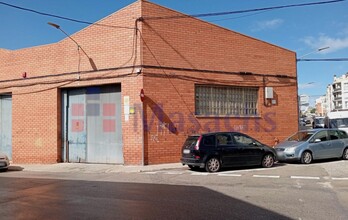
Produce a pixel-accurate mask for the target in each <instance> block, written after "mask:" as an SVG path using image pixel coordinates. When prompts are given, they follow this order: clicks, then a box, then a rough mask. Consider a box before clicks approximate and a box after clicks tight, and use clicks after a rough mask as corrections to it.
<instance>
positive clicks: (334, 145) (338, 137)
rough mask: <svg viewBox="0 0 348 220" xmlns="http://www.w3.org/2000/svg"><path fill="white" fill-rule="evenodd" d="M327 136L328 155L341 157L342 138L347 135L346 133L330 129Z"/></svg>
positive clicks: (343, 143) (343, 145) (343, 144)
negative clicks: (328, 139) (328, 137)
mask: <svg viewBox="0 0 348 220" xmlns="http://www.w3.org/2000/svg"><path fill="white" fill-rule="evenodd" d="M329 136H330V142H331V148H330V157H332V158H334V157H341V156H342V153H343V149H344V148H345V142H344V140H343V139H344V138H346V137H347V134H346V133H345V132H344V131H340V130H330V131H329Z"/></svg>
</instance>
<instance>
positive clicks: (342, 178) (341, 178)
mask: <svg viewBox="0 0 348 220" xmlns="http://www.w3.org/2000/svg"><path fill="white" fill-rule="evenodd" d="M331 179H332V180H348V177H332V178H331Z"/></svg>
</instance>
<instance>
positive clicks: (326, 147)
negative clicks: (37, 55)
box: [308, 130, 330, 159]
mask: <svg viewBox="0 0 348 220" xmlns="http://www.w3.org/2000/svg"><path fill="white" fill-rule="evenodd" d="M308 148H309V149H310V150H311V151H312V153H313V158H314V159H324V158H328V155H329V154H330V141H329V138H328V132H327V131H326V130H324V131H319V132H318V133H316V134H315V135H314V136H313V138H312V139H311V140H310V144H309V146H308Z"/></svg>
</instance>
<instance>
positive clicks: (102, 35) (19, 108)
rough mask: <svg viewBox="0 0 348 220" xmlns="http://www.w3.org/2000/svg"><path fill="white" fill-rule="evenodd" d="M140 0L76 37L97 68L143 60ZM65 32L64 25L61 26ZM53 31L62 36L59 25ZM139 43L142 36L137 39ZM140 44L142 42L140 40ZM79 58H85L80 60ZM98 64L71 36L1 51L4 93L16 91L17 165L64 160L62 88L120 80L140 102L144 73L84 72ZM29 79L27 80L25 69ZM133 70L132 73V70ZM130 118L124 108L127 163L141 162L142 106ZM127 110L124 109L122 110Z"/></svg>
mask: <svg viewBox="0 0 348 220" xmlns="http://www.w3.org/2000/svg"><path fill="white" fill-rule="evenodd" d="M140 4H141V3H140V2H136V3H134V4H132V5H130V6H128V7H126V8H124V9H121V10H119V11H118V12H117V13H115V14H112V15H110V16H108V17H106V18H105V19H103V20H101V21H99V22H98V23H99V24H103V25H109V26H110V25H112V26H118V27H120V26H121V27H128V28H116V27H105V26H104V27H103V26H97V25H92V26H89V27H87V28H85V29H83V30H81V31H79V32H77V33H75V34H73V35H71V37H72V38H73V39H74V40H75V41H77V42H78V44H79V45H80V46H81V47H82V48H83V50H84V51H85V52H86V53H87V55H88V56H89V57H90V58H92V59H93V62H94V64H95V66H96V67H97V68H98V69H107V68H117V67H127V66H133V65H134V64H135V65H139V64H140V50H139V49H138V50H136V49H135V47H134V45H136V44H134V43H133V42H134V41H133V39H136V38H134V37H135V32H134V29H133V28H134V27H135V18H137V17H139V16H140V14H141V10H140ZM61 28H62V29H63V30H64V26H62V27H61ZM52 32H56V33H57V34H58V35H62V36H63V34H62V33H61V32H60V31H59V30H56V29H54V28H52ZM138 41H139V39H138ZM138 45H139V44H138ZM79 59H80V60H81V62H80V64H79ZM78 70H80V71H92V70H93V68H92V66H91V64H90V62H89V60H88V58H87V56H86V55H85V54H84V53H83V51H82V50H80V55H79V52H78V50H77V46H76V44H75V43H74V42H73V41H72V40H71V39H68V38H65V39H63V40H62V41H60V42H58V43H53V44H49V45H43V46H37V47H32V48H25V49H20V50H14V51H10V50H5V49H1V50H0V81H1V85H0V93H11V94H12V103H13V106H12V109H13V114H12V121H13V126H12V149H13V162H14V163H55V162H57V161H59V160H60V158H61V146H62V145H61V144H62V139H61V131H62V129H61V127H62V125H61V101H60V100H61V90H60V89H61V88H72V87H80V86H89V85H101V84H111V83H121V87H122V102H123V96H129V97H130V105H131V106H134V105H135V106H140V107H141V105H140V100H139V96H138V95H139V91H140V89H141V88H142V84H143V82H142V76H140V75H139V76H138V75H137V74H135V73H133V72H134V69H133V68H127V69H120V70H109V71H99V72H93V71H92V72H90V73H82V74H81V75H80V80H78V81H77V78H78V74H77V73H76V72H77V71H78ZM23 72H27V78H26V79H22V73H23ZM130 73H133V74H131V76H128V75H127V74H130ZM140 107H138V108H137V109H136V110H137V114H136V115H130V118H129V121H125V117H124V115H123V110H122V120H123V121H122V133H123V145H124V161H125V164H141V161H142V160H141V159H142V135H141V134H142V129H141V126H142V125H141V123H140V121H138V122H134V120H140V119H139V118H140V116H139V115H140V113H139V112H140V110H141V108H140ZM122 109H123V108H122Z"/></svg>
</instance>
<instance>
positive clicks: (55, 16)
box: [0, 2, 134, 29]
mask: <svg viewBox="0 0 348 220" xmlns="http://www.w3.org/2000/svg"><path fill="white" fill-rule="evenodd" d="M0 5H5V6H8V7H11V8H16V9H19V10H23V11H28V12H32V13H35V14H39V15H43V16H48V17H53V18H59V19H62V20H67V21H72V22H76V23H81V24H88V25H97V26H104V27H112V28H123V29H134V28H132V27H123V26H115V25H106V24H98V23H94V22H89V21H83V20H77V19H73V18H68V17H63V16H60V15H54V14H50V13H45V12H40V11H36V10H33V9H29V8H24V7H20V6H16V5H11V4H8V3H5V2H0Z"/></svg>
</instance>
